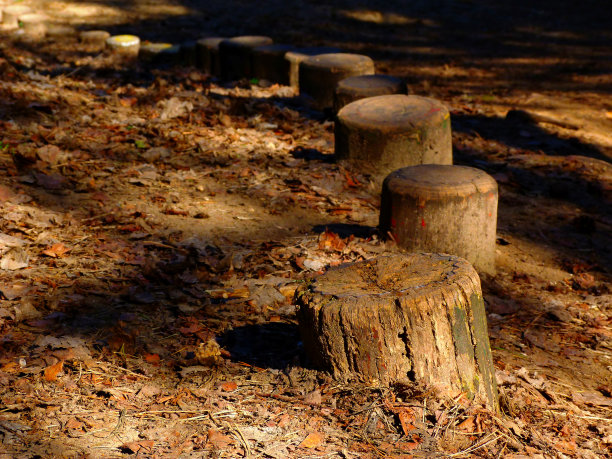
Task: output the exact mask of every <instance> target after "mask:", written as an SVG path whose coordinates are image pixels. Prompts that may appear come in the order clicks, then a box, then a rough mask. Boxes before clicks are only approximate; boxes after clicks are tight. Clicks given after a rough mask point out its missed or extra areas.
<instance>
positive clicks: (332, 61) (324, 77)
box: [300, 53, 374, 110]
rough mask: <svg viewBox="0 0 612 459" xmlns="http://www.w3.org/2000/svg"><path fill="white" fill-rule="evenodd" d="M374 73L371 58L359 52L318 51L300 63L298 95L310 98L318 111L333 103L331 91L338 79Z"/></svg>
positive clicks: (327, 107)
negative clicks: (305, 95)
mask: <svg viewBox="0 0 612 459" xmlns="http://www.w3.org/2000/svg"><path fill="white" fill-rule="evenodd" d="M373 73H374V61H373V60H372V59H371V58H369V57H368V56H363V55H361V54H348V53H332V54H319V55H317V56H311V57H309V58H307V59H305V60H304V61H303V62H302V63H301V65H300V94H307V95H308V96H310V97H311V98H312V105H313V107H314V108H316V109H318V110H325V109H331V108H333V106H334V92H335V90H336V85H337V84H338V82H339V81H340V80H343V79H345V78H348V77H350V76H355V75H371V74H373Z"/></svg>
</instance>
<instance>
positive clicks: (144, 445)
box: [121, 440, 155, 454]
mask: <svg viewBox="0 0 612 459" xmlns="http://www.w3.org/2000/svg"><path fill="white" fill-rule="evenodd" d="M154 445H155V441H154V440H141V441H131V442H128V443H124V444H123V445H121V449H124V450H127V451H129V452H131V453H133V454H135V453H138V452H139V451H140V450H141V449H142V450H144V451H146V452H150V451H151V449H152V448H153V446H154Z"/></svg>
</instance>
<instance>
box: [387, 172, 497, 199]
mask: <svg viewBox="0 0 612 459" xmlns="http://www.w3.org/2000/svg"><path fill="white" fill-rule="evenodd" d="M385 186H386V187H387V188H388V189H389V191H391V192H392V193H393V194H396V195H410V196H424V195H426V196H428V197H429V198H443V197H451V196H467V195H471V194H475V193H482V194H485V193H489V192H491V191H497V182H496V181H495V179H494V178H493V177H491V176H490V175H489V174H487V173H486V172H484V171H482V170H480V169H476V168H473V167H467V166H455V165H444V164H421V165H417V166H411V167H405V168H402V169H398V170H396V171H394V172H392V173H391V174H389V175H388V176H387V178H386V179H385Z"/></svg>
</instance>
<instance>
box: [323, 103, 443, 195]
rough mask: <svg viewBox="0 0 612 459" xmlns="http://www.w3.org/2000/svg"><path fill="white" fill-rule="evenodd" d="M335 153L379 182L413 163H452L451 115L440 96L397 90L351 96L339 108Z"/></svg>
mask: <svg viewBox="0 0 612 459" xmlns="http://www.w3.org/2000/svg"><path fill="white" fill-rule="evenodd" d="M335 153H336V157H337V158H338V159H339V160H340V161H347V162H348V163H351V164H353V165H354V166H356V167H357V168H359V169H360V170H361V171H363V172H367V173H369V174H370V175H371V176H372V178H373V180H374V182H375V183H377V184H378V185H380V183H382V180H383V179H384V178H385V177H386V176H387V174H389V173H390V172H392V171H394V170H396V169H399V168H401V167H406V166H413V165H417V164H452V163H453V151H452V141H451V128H450V115H449V113H448V109H447V108H446V107H445V106H444V105H443V104H442V103H441V102H439V101H437V100H435V99H430V98H427V97H421V96H406V95H402V94H395V95H389V96H376V97H368V98H367V99H361V100H358V101H356V102H352V103H350V104H348V105H347V106H345V107H344V108H342V109H341V110H340V111H339V112H338V116H337V122H336V125H335Z"/></svg>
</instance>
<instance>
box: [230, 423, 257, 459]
mask: <svg viewBox="0 0 612 459" xmlns="http://www.w3.org/2000/svg"><path fill="white" fill-rule="evenodd" d="M228 426H229V428H230V430H231V431H232V432H234V433H237V434H238V439H239V440H240V443H242V446H244V457H251V447H250V446H249V443H248V442H247V441H246V439H245V438H244V435H242V432H241V431H240V429H239V428H238V426H233V425H231V424H229V423H228Z"/></svg>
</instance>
